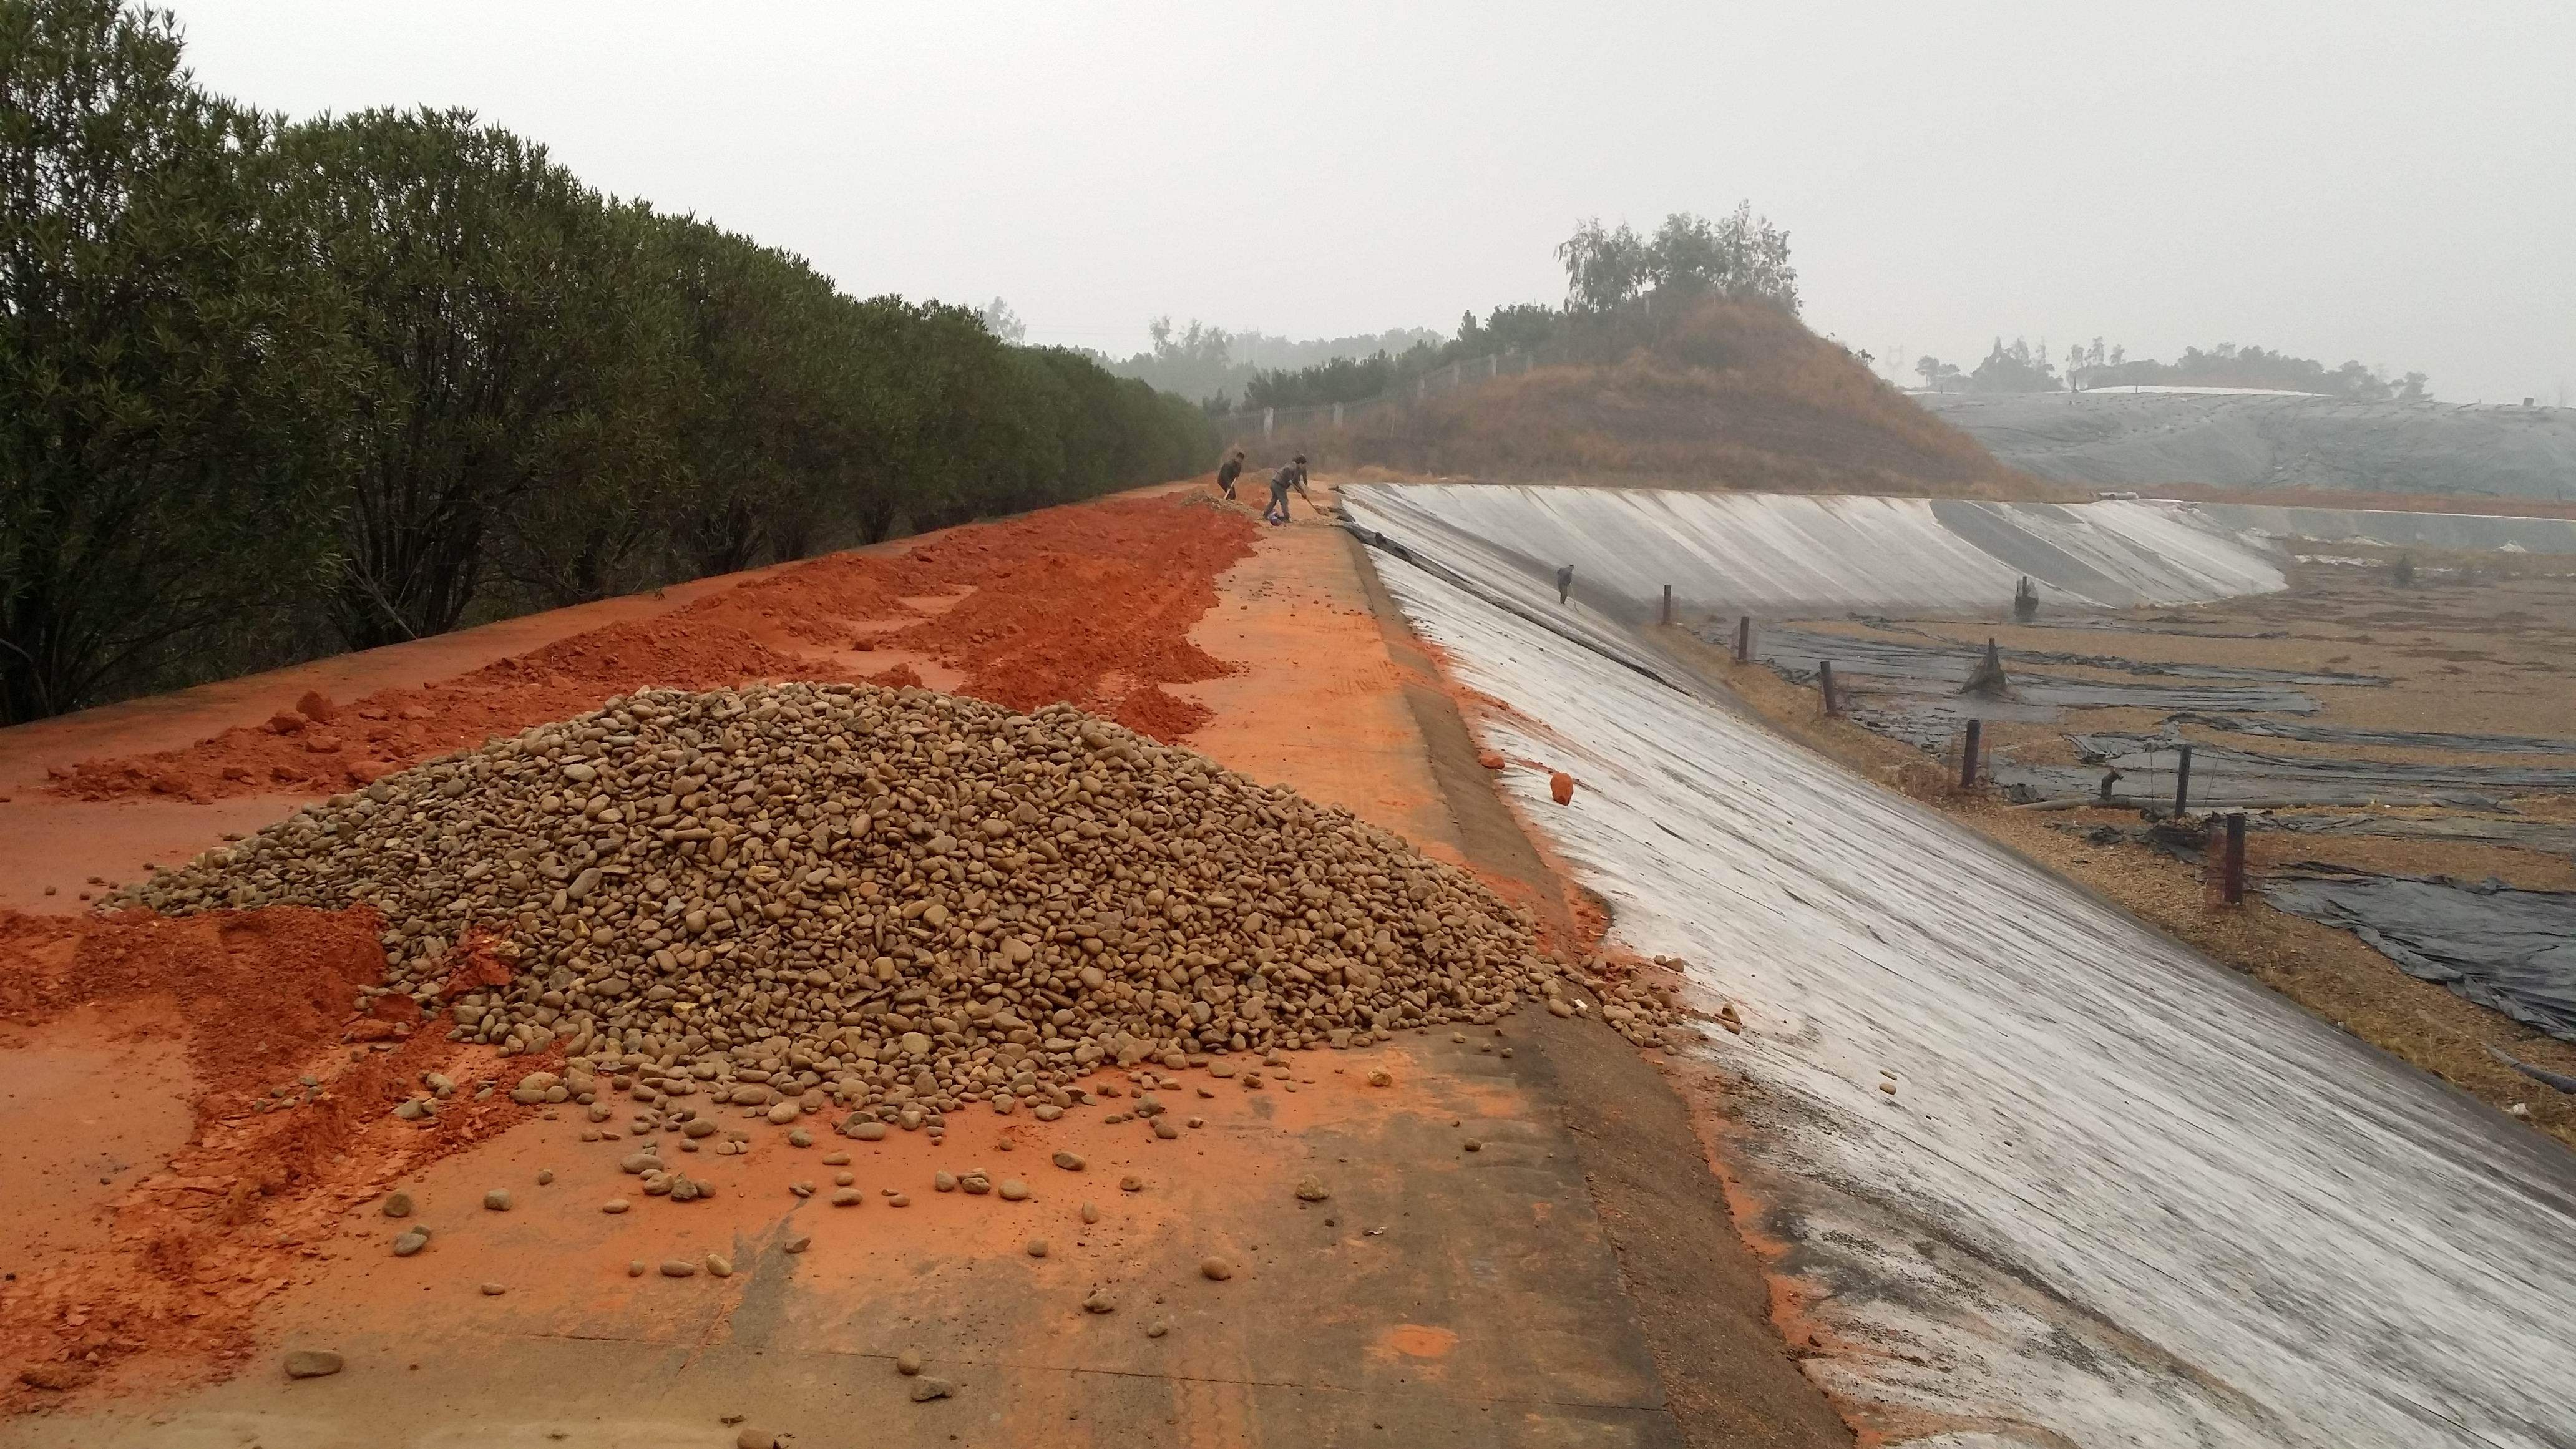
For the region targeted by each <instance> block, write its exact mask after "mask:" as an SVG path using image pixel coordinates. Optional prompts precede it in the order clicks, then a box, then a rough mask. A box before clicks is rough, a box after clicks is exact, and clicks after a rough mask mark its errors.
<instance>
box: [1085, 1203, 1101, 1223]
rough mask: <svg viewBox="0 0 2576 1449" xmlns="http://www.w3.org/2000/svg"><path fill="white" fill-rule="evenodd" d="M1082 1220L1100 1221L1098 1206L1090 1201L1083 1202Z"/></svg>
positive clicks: (1088, 1221) (1087, 1221)
mask: <svg viewBox="0 0 2576 1449" xmlns="http://www.w3.org/2000/svg"><path fill="white" fill-rule="evenodd" d="M1082 1220H1083V1221H1084V1222H1086V1223H1096V1222H1098V1221H1100V1209H1099V1207H1098V1206H1097V1205H1095V1204H1092V1203H1084V1204H1083V1205H1082Z"/></svg>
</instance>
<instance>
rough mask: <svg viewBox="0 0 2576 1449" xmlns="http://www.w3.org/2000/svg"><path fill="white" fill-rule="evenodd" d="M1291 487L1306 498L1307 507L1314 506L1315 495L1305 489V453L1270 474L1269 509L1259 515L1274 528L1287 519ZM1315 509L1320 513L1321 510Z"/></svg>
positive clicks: (1298, 494)
mask: <svg viewBox="0 0 2576 1449" xmlns="http://www.w3.org/2000/svg"><path fill="white" fill-rule="evenodd" d="M1291 488H1294V489H1296V490H1297V496H1298V497H1300V498H1303V499H1305V500H1306V506H1307V507H1309V508H1314V507H1315V495H1314V494H1312V493H1309V492H1307V491H1306V455H1305V454H1303V453H1299V454H1298V455H1297V456H1296V457H1295V458H1293V459H1291V460H1290V461H1289V462H1287V463H1286V464H1284V465H1283V466H1282V467H1281V468H1280V469H1279V471H1278V472H1276V473H1273V474H1271V475H1270V511H1268V512H1267V513H1264V514H1262V515H1261V517H1262V519H1263V520H1264V521H1266V522H1268V523H1269V524H1270V525H1271V526H1272V527H1274V528H1275V527H1277V526H1278V525H1280V524H1282V523H1286V522H1287V521H1288V490H1289V489H1291ZM1315 511H1316V512H1318V513H1320V512H1322V511H1323V510H1322V509H1316V510H1315Z"/></svg>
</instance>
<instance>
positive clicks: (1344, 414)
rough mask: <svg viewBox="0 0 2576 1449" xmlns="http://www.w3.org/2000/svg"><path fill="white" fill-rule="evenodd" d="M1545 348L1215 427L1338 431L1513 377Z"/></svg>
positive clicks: (1237, 431) (1220, 421)
mask: <svg viewBox="0 0 2576 1449" xmlns="http://www.w3.org/2000/svg"><path fill="white" fill-rule="evenodd" d="M1546 353H1547V349H1545V348H1540V349H1536V350H1531V351H1523V350H1521V349H1518V348H1514V349H1511V350H1508V351H1504V352H1496V353H1489V354H1487V355H1486V356H1483V357H1462V358H1460V359H1458V360H1457V361H1456V362H1452V363H1450V364H1448V365H1447V366H1445V367H1437V368H1434V369H1432V370H1431V371H1429V372H1426V373H1421V374H1419V375H1417V376H1414V377H1409V378H1406V379H1405V380H1404V381H1402V382H1400V383H1398V384H1396V385H1395V386H1393V387H1391V388H1388V389H1387V390H1386V391H1384V392H1382V393H1379V394H1378V395H1376V396H1375V397H1366V398H1359V399H1355V400H1353V401H1350V402H1336V403H1315V404H1312V405H1310V406H1307V407H1300V408H1244V409H1242V410H1240V411H1238V412H1231V413H1223V414H1219V415H1218V416H1216V417H1214V418H1212V419H1210V421H1211V422H1213V423H1214V424H1215V425H1216V430H1217V431H1218V432H1219V433H1221V434H1224V435H1226V436H1227V437H1229V438H1235V437H1240V438H1247V439H1250V438H1259V439H1262V440H1265V441H1267V440H1270V439H1274V438H1277V437H1280V436H1282V435H1286V434H1296V433H1312V432H1314V431H1316V430H1318V429H1330V430H1333V431H1335V432H1338V431H1340V430H1341V429H1343V428H1345V427H1348V426H1349V425H1350V424H1352V423H1354V422H1356V421H1358V420H1359V419H1361V418H1364V417H1367V416H1370V415H1371V414H1373V413H1380V412H1385V411H1388V410H1390V409H1396V408H1404V407H1410V406H1412V405H1413V404H1415V403H1420V402H1427V401H1429V400H1430V399H1432V398H1435V397H1445V396H1447V395H1448V394H1450V393H1453V392H1456V391H1458V390H1459V389H1460V388H1462V387H1471V386H1473V385H1475V384H1476V383H1480V382H1485V381H1489V380H1491V379H1493V378H1496V377H1512V376H1516V375H1518V374H1520V373H1524V372H1527V371H1529V370H1530V369H1531V368H1534V367H1545V366H1547V365H1548V359H1547V355H1546Z"/></svg>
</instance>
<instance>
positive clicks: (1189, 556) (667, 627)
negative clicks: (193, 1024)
mask: <svg viewBox="0 0 2576 1449" xmlns="http://www.w3.org/2000/svg"><path fill="white" fill-rule="evenodd" d="M1255 535H1256V530H1255V528H1254V526H1253V524H1252V522H1251V521H1250V520H1249V519H1247V518H1245V517H1243V516H1241V515H1239V514H1234V513H1229V512H1226V511H1224V510H1220V509H1214V508H1204V507H1193V506H1190V505H1188V504H1185V503H1182V502H1180V501H1178V500H1174V499H1166V498H1153V499H1112V500H1109V501H1106V502H1100V503H1089V504H1075V505H1070V506H1067V507H1064V508H1053V509H1048V510H1047V511H1045V512H1043V513H1035V514H1030V515H1027V516H1025V517H1021V518H1015V519H1009V520H1005V521H1003V522H999V523H990V524H978V525H973V526H970V527H966V528H960V529H954V530H951V531H950V532H948V533H946V534H942V535H940V536H938V537H937V538H935V539H933V540H931V541H929V542H926V543H923V544H920V545H918V546H916V547H914V548H912V549H911V550H909V551H907V552H905V553H903V554H901V555H892V556H886V555H873V556H862V555H857V554H838V555H834V556H832V557H830V558H823V559H815V560H812V561H810V562H807V563H803V564H798V565H795V566H792V567H789V568H785V569H780V570H777V571H774V572H772V573H769V574H767V575H764V576H763V577H760V578H757V579H751V580H748V581H746V582H744V583H743V584H741V585H740V586H738V587H736V588H733V589H729V590H726V591H725V592H723V593H720V594H716V595H713V596H711V597H709V598H706V599H702V600H699V601H698V602H697V603H695V604H691V605H689V606H688V607H686V608H683V609H679V610H676V611H674V612H672V613H670V614H666V615H663V616H661V617H659V618H655V619H647V620H641V621H635V622H629V623H623V624H613V625H609V626H607V627H605V628H601V629H595V630H592V631H590V632H588V633H584V634H578V635H575V636H573V637H571V638H567V639H563V640H559V641H557V642H555V643H553V644H549V645H547V646H545V647H543V648H541V649H536V650H532V651H530V652H529V653H527V654H524V655H520V656H516V657H514V658H509V659H503V660H500V661H498V662H496V663H493V664H490V665H487V666H485V667H484V668H482V669H478V670H476V671H474V672H473V673H471V674H467V675H463V676H461V677H459V678H455V679H449V680H442V681H439V682H437V683H434V684H430V685H428V686H426V687H424V688H420V689H395V690H386V691H382V692H380V693H377V694H372V695H369V696H367V697H366V698H364V699H361V700H358V701H356V702H355V703H342V704H333V703H331V702H329V701H325V700H322V699H321V698H320V697H319V696H316V695H308V696H307V701H308V702H311V703H314V704H316V705H317V706H318V707H319V710H320V714H321V715H322V716H324V717H323V718H316V717H313V716H310V715H308V714H305V713H303V712H300V711H297V710H285V711H281V712H280V713H278V714H277V715H275V716H273V717H272V718H270V719H269V720H268V721H267V722H266V723H265V724H261V725H258V726H254V727H247V728H238V729H231V730H227V731H225V732H224V733H222V734H220V735H217V736H215V737H214V738H212V739H209V740H204V741H200V742H199V743H197V744H194V745H190V746H188V747H186V748H184V749H178V750H168V751H163V752H161V753H158V754H152V755H143V756H134V757H127V758H123V759H111V760H86V761H83V762H82V763H81V764H79V765H78V766H76V767H75V768H73V769H71V770H69V771H64V772H60V773H58V774H57V777H56V779H55V782H54V784H53V785H52V787H51V788H52V789H53V791H54V792H55V793H57V794H61V795H69V796H72V797H74V798H77V799H83V800H106V799H116V798H122V797H129V796H136V795H164V796H175V797H177V798H180V799H186V800H198V801H203V800H212V799H216V798H218V797H222V796H229V795H249V794H266V793H275V792H279V791H291V792H297V793H308V794H314V795H329V794H333V793H336V792H338V791H341V790H346V789H349V788H350V787H352V786H353V785H362V784H366V783H368V782H370V781H372V780H374V779H376V778H377V777H378V776H381V775H385V774H389V773H391V772H392V771H395V770H399V769H403V768H406V767H408V766H411V765H414V764H418V763H419V762H421V761H423V760H426V759H431V758H434V757H436V756H438V755H443V754H446V753H448V752H450V751H453V750H460V749H465V748H469V747H471V746H473V745H477V744H480V743H481V742H482V741H483V740H484V739H486V738H487V737H490V736H493V735H506V734H514V733H516V732H518V731H520V730H523V729H526V728H527V727H529V726H530V725H535V724H542V723H544V722H545V721H547V720H553V719H561V718H563V717H565V716H567V715H572V714H578V713H580V712H581V711H583V710H586V709H591V708H594V707H596V706H597V705H599V704H600V703H601V702H602V701H604V700H606V699H608V698H609V697H611V696H613V695H618V694H624V693H628V692H630V691H633V690H636V689H640V688H643V687H645V686H647V685H668V686H672V687H676V688H682V689H714V688H720V687H723V686H728V685H738V684H745V683H750V682H753V681H756V680H778V679H849V678H855V677H858V676H857V675H856V673H855V672H854V671H851V670H849V669H847V668H846V667H844V666H843V665H842V664H840V663H838V662H835V661H832V660H828V659H826V660H818V659H814V658H807V657H800V656H799V655H797V654H794V653H789V652H785V651H784V649H782V648H781V647H776V646H775V645H774V644H773V643H770V642H764V640H772V641H777V644H781V645H784V646H785V648H786V649H793V648H795V647H797V646H798V645H800V644H803V645H813V646H817V647H818V648H821V649H828V650H838V649H840V648H843V647H845V646H846V644H847V641H848V640H849V638H850V629H849V627H848V626H849V625H851V624H853V623H857V622H860V621H865V620H885V619H900V618H913V617H918V615H917V614H916V613H915V612H914V611H913V610H912V609H910V608H909V607H907V606H906V605H905V604H904V602H903V601H904V600H905V599H906V598H923V597H929V596H938V595H952V594H955V593H958V592H959V591H961V590H970V591H972V592H971V593H970V594H969V595H968V597H967V598H966V600H965V601H964V602H962V603H960V604H959V605H958V606H957V607H956V608H955V609H954V610H952V611H951V612H950V613H948V614H945V615H942V616H940V617H939V618H937V619H934V620H932V621H930V622H928V623H926V624H923V625H921V626H920V627H918V628H916V629H912V630H907V631H904V632H903V634H902V635H901V636H900V637H901V638H902V640H903V641H904V642H905V643H906V644H907V645H909V646H910V647H913V648H917V649H921V650H924V651H927V652H931V653H933V654H934V655H935V656H936V657H937V658H939V659H941V660H942V661H943V662H946V663H948V664H951V665H952V666H954V667H955V668H958V669H960V670H962V671H964V672H965V674H966V675H967V677H968V679H969V683H968V685H967V687H966V692H967V693H969V694H974V695H977V696H979V697H981V698H985V699H989V700H992V701H993V702H995V703H997V704H1008V705H1010V706H1012V707H1013V708H1016V709H1029V708H1034V707H1036V706H1038V705H1041V704H1048V703H1052V702H1054V701H1057V700H1064V701H1068V702H1070V703H1074V704H1078V705H1082V706H1084V707H1085V708H1089V709H1092V710H1094V711H1095V712H1097V713H1101V714H1106V715H1110V716H1112V717H1114V718H1116V719H1117V720H1119V721H1120V722H1121V723H1123V724H1127V725H1129V726H1131V727H1133V728H1136V729H1139V730H1143V731H1145V732H1146V733H1148V734H1151V735H1154V736H1155V737H1156V738H1158V739H1165V740H1169V739H1174V738H1176V737H1178V736H1180V735H1183V734H1186V733H1188V732H1189V731H1190V730H1192V729H1195V728H1197V727H1198V726H1199V725H1200V724H1202V723H1204V722H1205V719H1206V714H1205V711H1203V710H1200V709H1198V708H1197V707H1196V706H1192V705H1188V704H1184V703H1183V702H1181V701H1179V700H1176V699H1174V698H1172V697H1171V696H1170V695H1168V694H1165V693H1164V692H1163V691H1162V689H1161V688H1160V686H1161V685H1163V684H1167V683H1180V682H1184V681H1187V680H1194V679H1207V678H1211V677H1213V676H1215V675H1217V674H1220V673H1223V672H1224V667H1223V666H1222V665H1221V664H1219V663H1218V662H1217V661H1216V660H1214V659H1212V658H1210V657H1209V656H1207V655H1206V654H1204V653H1202V652H1201V651H1199V650H1198V649H1196V648H1194V647H1192V646H1191V645H1190V644H1189V641H1188V635H1189V630H1190V627H1191V625H1193V624H1195V623H1196V622H1197V621H1198V619H1199V616H1200V615H1202V614H1204V613H1205V612H1206V611H1207V610H1208V609H1209V608H1210V607H1211V606H1213V605H1214V604H1215V602H1216V588H1215V579H1216V576H1217V575H1218V574H1220V573H1222V572H1224V571H1225V570H1226V569H1227V568H1229V567H1231V566H1232V565H1233V564H1234V563H1235V562H1236V561H1237V560H1239V559H1241V558H1243V557H1244V556H1245V555H1246V554H1249V553H1250V552H1251V551H1252V541H1253V538H1254V537H1255ZM902 682H918V680H917V679H915V680H910V681H902Z"/></svg>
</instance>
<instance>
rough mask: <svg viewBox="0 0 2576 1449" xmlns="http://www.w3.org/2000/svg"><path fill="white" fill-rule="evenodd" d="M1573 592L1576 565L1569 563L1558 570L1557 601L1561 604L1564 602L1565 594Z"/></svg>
mask: <svg viewBox="0 0 2576 1449" xmlns="http://www.w3.org/2000/svg"><path fill="white" fill-rule="evenodd" d="M1573 592H1574V565H1572V564H1567V565H1566V566H1565V567H1563V568H1561V569H1558V570H1557V571H1556V601H1557V602H1558V603H1560V604H1562V603H1564V602H1565V596H1566V595H1568V594H1570V593H1573Z"/></svg>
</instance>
